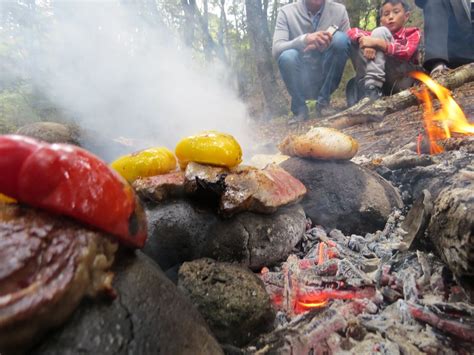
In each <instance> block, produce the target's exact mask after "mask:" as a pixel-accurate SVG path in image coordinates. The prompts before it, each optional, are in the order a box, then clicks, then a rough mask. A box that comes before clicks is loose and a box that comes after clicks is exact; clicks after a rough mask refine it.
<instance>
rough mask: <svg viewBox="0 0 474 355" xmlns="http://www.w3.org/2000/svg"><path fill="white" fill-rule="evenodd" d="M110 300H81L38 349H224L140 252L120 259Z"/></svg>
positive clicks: (49, 351) (66, 351) (175, 351)
mask: <svg viewBox="0 0 474 355" xmlns="http://www.w3.org/2000/svg"><path fill="white" fill-rule="evenodd" d="M114 288H115V289H116V291H117V293H118V297H117V299H115V300H114V301H112V302H106V301H102V302H101V301H95V302H92V301H89V302H83V304H81V306H80V307H79V308H78V309H77V310H76V311H75V313H74V315H73V317H72V319H70V320H69V321H68V322H67V323H66V324H65V325H64V326H63V327H61V328H60V329H58V330H56V331H55V332H53V333H52V334H50V336H49V337H48V338H47V339H46V340H45V341H44V342H43V343H42V344H40V345H39V346H38V348H36V349H35V350H34V351H33V353H36V354H58V355H59V354H61V355H63V354H104V355H108V354H160V353H161V354H191V353H192V354H203V355H204V354H222V350H221V348H220V346H219V345H218V343H217V341H216V340H215V339H214V337H213V336H212V335H211V333H210V331H209V330H208V327H207V325H206V323H205V322H204V320H203V318H202V317H201V315H200V314H199V312H198V311H197V310H196V309H195V308H194V307H193V306H192V304H191V303H190V302H189V300H188V299H187V298H186V297H185V296H184V295H182V294H181V293H180V292H179V291H178V289H177V288H176V286H174V285H173V284H172V283H171V281H169V280H168V279H167V278H166V276H165V275H164V274H163V273H162V271H161V270H159V268H158V266H157V265H156V264H155V263H154V262H153V261H151V260H150V259H149V258H148V257H146V256H145V255H143V254H142V253H141V252H137V255H136V256H135V255H132V256H126V257H125V258H120V259H119V260H118V267H117V270H116V277H115V280H114Z"/></svg>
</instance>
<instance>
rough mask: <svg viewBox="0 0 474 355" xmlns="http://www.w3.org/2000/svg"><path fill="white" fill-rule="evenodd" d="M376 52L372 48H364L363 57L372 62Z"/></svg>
mask: <svg viewBox="0 0 474 355" xmlns="http://www.w3.org/2000/svg"><path fill="white" fill-rule="evenodd" d="M376 53H377V51H376V50H375V49H373V48H364V57H365V58H366V59H368V60H374V59H375V54H376Z"/></svg>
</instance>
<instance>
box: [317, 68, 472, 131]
mask: <svg viewBox="0 0 474 355" xmlns="http://www.w3.org/2000/svg"><path fill="white" fill-rule="evenodd" d="M437 81H438V82H439V83H440V84H441V85H443V86H445V87H447V88H448V89H450V90H453V89H456V88H458V87H460V86H461V85H463V84H465V83H468V82H471V81H474V63H471V64H467V65H464V66H462V67H459V68H457V69H455V70H453V71H451V72H449V73H448V74H446V75H445V76H443V77H441V78H439V79H437ZM412 90H414V88H410V89H407V90H404V91H401V92H399V93H398V94H395V95H392V96H387V97H384V98H382V99H380V100H377V101H373V102H370V101H369V99H367V98H365V99H363V100H361V101H359V102H358V103H357V104H356V105H354V106H352V107H350V108H348V109H347V110H344V111H342V112H339V113H337V114H335V115H333V116H331V117H328V118H327V119H326V120H327V121H328V122H329V126H330V127H333V128H338V129H342V128H347V127H351V126H355V125H358V124H364V123H369V122H376V121H382V120H383V119H384V117H385V116H387V115H389V114H390V113H393V112H397V111H400V110H403V109H406V108H407V107H410V106H414V105H416V104H417V102H418V101H417V99H416V96H415V95H414V94H413V92H412Z"/></svg>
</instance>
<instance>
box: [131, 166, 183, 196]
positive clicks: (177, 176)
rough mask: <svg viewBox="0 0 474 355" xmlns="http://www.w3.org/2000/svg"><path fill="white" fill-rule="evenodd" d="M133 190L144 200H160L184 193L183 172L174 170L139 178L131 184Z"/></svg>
mask: <svg viewBox="0 0 474 355" xmlns="http://www.w3.org/2000/svg"><path fill="white" fill-rule="evenodd" d="M132 186H133V188H134V189H135V192H136V193H137V194H138V195H139V196H140V197H141V198H142V199H144V200H146V201H151V202H161V201H164V200H166V199H168V198H170V197H175V196H180V195H183V194H184V173H183V172H182V171H175V172H172V173H168V174H164V175H156V176H150V177H146V178H139V179H137V180H135V181H134V182H133V184H132Z"/></svg>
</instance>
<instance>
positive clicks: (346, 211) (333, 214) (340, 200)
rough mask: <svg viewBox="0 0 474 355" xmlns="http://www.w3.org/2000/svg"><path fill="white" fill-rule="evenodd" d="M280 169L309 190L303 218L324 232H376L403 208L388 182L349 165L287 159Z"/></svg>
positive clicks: (361, 168)
mask: <svg viewBox="0 0 474 355" xmlns="http://www.w3.org/2000/svg"><path fill="white" fill-rule="evenodd" d="M280 165H281V166H282V167H283V168H284V169H285V170H286V171H288V172H289V173H290V174H292V175H293V176H294V177H296V178H297V179H299V180H301V182H303V184H304V185H305V186H306V188H307V189H308V192H307V194H306V196H305V197H304V198H303V201H302V202H301V204H302V205H303V208H304V210H305V213H306V215H307V216H308V217H310V218H311V219H312V221H313V223H317V224H321V225H323V226H325V227H327V228H337V229H340V230H341V231H343V232H344V233H345V234H352V233H354V234H362V235H363V234H365V233H369V232H375V231H376V230H378V229H382V228H383V227H384V225H385V222H386V221H387V218H388V216H389V214H390V213H391V212H392V209H393V208H394V207H396V208H402V207H403V203H402V200H401V198H400V195H399V193H398V191H397V190H396V189H395V188H394V187H393V186H392V185H391V184H390V183H389V182H388V181H386V180H385V179H383V178H382V177H380V176H379V175H377V174H376V173H374V172H372V171H370V170H368V169H365V168H363V167H361V166H359V165H356V164H354V163H352V162H349V161H316V160H306V159H300V158H290V159H288V160H286V161H284V162H283V163H281V164H280Z"/></svg>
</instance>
